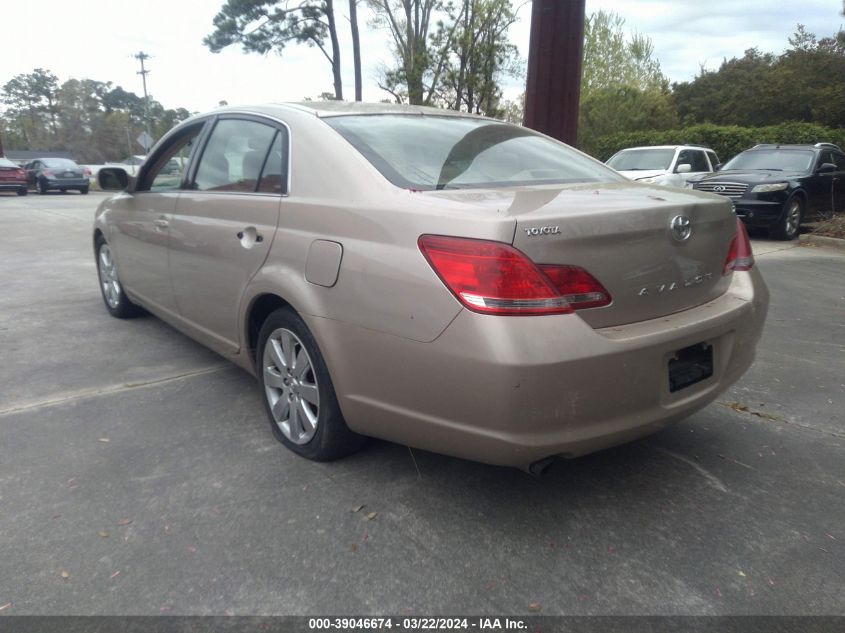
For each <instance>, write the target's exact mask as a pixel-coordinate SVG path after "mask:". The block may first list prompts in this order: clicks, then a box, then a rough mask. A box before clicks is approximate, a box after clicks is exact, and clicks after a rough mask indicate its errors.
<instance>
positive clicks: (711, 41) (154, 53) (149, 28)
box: [0, 0, 845, 112]
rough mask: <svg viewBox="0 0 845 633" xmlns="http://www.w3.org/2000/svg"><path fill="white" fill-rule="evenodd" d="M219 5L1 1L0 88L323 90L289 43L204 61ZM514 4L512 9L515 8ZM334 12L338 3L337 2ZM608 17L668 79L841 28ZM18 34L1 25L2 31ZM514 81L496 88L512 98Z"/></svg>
mask: <svg viewBox="0 0 845 633" xmlns="http://www.w3.org/2000/svg"><path fill="white" fill-rule="evenodd" d="M223 2H224V0H143V1H138V0H132V1H127V0H108V1H107V2H103V0H73V1H72V2H68V1H66V0H40V1H39V2H38V7H39V9H38V11H37V14H38V19H37V20H36V21H35V22H33V19H32V7H31V5H30V4H28V3H25V2H17V1H15V2H12V1H11V0H4V1H3V9H2V21H3V25H4V29H3V31H4V32H3V36H2V37H3V53H2V54H0V85H2V84H5V83H6V82H7V81H8V80H9V79H11V78H12V77H14V76H15V75H17V74H20V73H27V72H31V71H32V70H33V69H34V68H44V69H47V70H50V71H52V72H53V73H54V74H55V75H57V76H58V77H59V80H60V81H64V80H66V79H70V78H77V79H82V78H89V79H95V80H98V81H111V82H113V83H114V85H120V86H122V87H123V88H124V89H126V90H129V91H131V92H135V93H137V94H139V95H140V94H143V91H142V87H141V78H140V76H139V75H138V74H137V71H138V70H140V67H139V64H138V61H137V60H136V59H134V58H133V57H132V56H133V54H135V53H137V52H138V51H144V52H145V53H147V54H149V55H150V56H151V59H149V60H148V61H147V67H148V69H149V70H150V73H149V75H147V86H148V89H149V91H150V94H151V95H152V96H153V97H154V98H155V99H157V100H158V101H159V102H161V103H162V104H163V105H164V106H165V107H166V108H178V107H184V108H187V109H188V110H190V111H199V112H202V111H206V110H210V109H213V108H214V107H216V106H217V105H218V103H219V102H220V101H221V100H225V101H227V102H228V103H229V104H230V105H236V104H245V103H257V102H268V101H300V100H302V99H303V98H305V97H316V96H318V95H319V94H320V93H322V92H332V91H333V89H332V77H331V68H330V66H329V63H328V61H327V60H326V59H325V57H323V55H322V53H320V51H319V50H318V49H316V48H309V47H307V46H304V45H293V46H290V47H288V48H286V49H285V51H284V54H283V56H278V55H276V54H272V53H271V54H269V55H267V56H262V55H257V54H255V53H250V54H247V53H243V52H242V51H241V50H240V48H239V47H236V46H233V47H229V48H228V49H226V50H224V51H223V52H221V53H218V54H214V53H211V52H210V51H209V50H208V49H207V48H205V47H204V46H203V44H202V38H203V37H204V36H205V35H207V34H209V33H210V32H211V31H212V30H213V27H212V20H213V18H214V16H215V14H216V13H217V12H218V11H219V9H220V7H221V6H222V4H223ZM520 2H521V0H515V2H514V4H515V5H517V4H520ZM335 4H336V6H337V7H338V8H340V9H341V10H344V9H346V7H347V3H346V2H343V1H342V0H340V1H339V2H336V3H335ZM359 4H360V5H362V8H361V9H359V24H360V28H361V49H362V57H363V79H364V100H365V101H378V100H380V99H384V98H387V97H388V96H389V95H387V93H385V92H383V91H381V90H380V89H379V88H378V85H377V83H378V76H379V69H380V68H384V66H385V65H386V64H390V62H391V52H390V48H389V46H388V41H389V34H388V33H386V32H384V31H378V30H373V29H372V28H370V27H369V17H370V15H369V13H368V10H367V9H366V8H363V5H365V2H360V3H359ZM600 9H604V10H609V11H614V12H616V13H618V14H619V15H620V16H622V17H623V18H624V19H625V29H626V30H627V31H629V32H632V33H633V32H636V33H640V34H644V35H648V36H649V37H650V38H651V39H652V42H653V44H654V50H655V55H656V57H657V58H658V59H659V60H660V64H661V67H662V69H663V72H664V74H665V75H666V76H667V77H668V78H669V79H670V81H673V82H674V81H688V80H690V79H692V78H693V77H695V75H696V74H697V73H698V72H699V69H700V68H701V67H702V66H704V67H706V68H708V69H716V68H718V66H719V64H720V63H721V62H722V60H723V59H724V58H728V59H730V58H731V57H736V56H741V55H742V54H743V53H744V51H745V50H746V49H748V48H752V47H755V46H756V47H758V48H759V49H760V50H761V51H764V52H776V53H779V52H781V51H783V50H784V49H785V48H786V47H787V46H788V41H787V38H788V37H789V36H790V35H791V34H792V33H793V32H794V30H795V26H796V24H798V23H802V24H804V25H805V26H806V27H807V29H808V30H809V31H810V32H813V33H816V34H817V35H818V36H820V37H822V36H828V35H832V34H833V33H835V32H836V31H838V30H839V28H840V27H841V26H842V25H843V23H845V18H843V17H842V16H841V14H840V11H841V10H842V1H841V0H800V1H799V2H774V1H772V0H710V1H709V2H706V3H704V2H698V1H694V0H643V1H640V0H587V13H588V14H589V13H592V12H594V11H598V10H600ZM530 14H531V4H530V2H529V3H525V5H524V6H522V8H521V9H520V11H519V15H520V17H521V20H520V21H519V22H518V23H517V24H515V25H514V26H513V27H512V29H511V33H510V37H511V41H512V42H513V43H514V44H516V45H517V47H518V48H519V50H520V53H521V55H522V56H523V57H524V58H527V55H528V39H529V27H530V19H531V15H530ZM339 22H340V23H341V24H342V25H343V26H342V27H341V31H340V35H341V47H342V48H341V51H342V55H343V57H342V63H343V79H344V96H345V97H346V98H347V99H350V98H351V97H352V96H353V95H354V84H353V70H352V54H351V50H352V46H351V40H350V38H349V34H348V31H349V29H348V28H346V25H347V24H348V21H347V18H346V16H345V14H344V15H343V16H341V18H340V20H339ZM15 24H17V25H20V27H19V28H10V27H11V25H15ZM523 89H524V80H522V81H520V80H511V81H508V82H507V83H506V85H505V96H506V97H508V98H514V97H516V96H517V95H519V94H520V93H521V92H522V91H523Z"/></svg>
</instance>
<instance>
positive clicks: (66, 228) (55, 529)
mask: <svg viewBox="0 0 845 633" xmlns="http://www.w3.org/2000/svg"><path fill="white" fill-rule="evenodd" d="M102 199H103V194H97V193H94V192H92V193H91V194H89V195H87V196H82V195H78V194H67V195H60V194H55V195H48V196H37V195H30V196H28V197H26V198H18V197H16V196H5V195H0V570H1V571H0V608H3V607H5V608H4V609H3V610H4V613H3V615H25V614H64V615H70V614H79V615H85V614H120V615H153V614H155V615H158V614H162V613H167V614H196V615H213V614H217V615H222V614H237V615H241V614H450V613H454V614H458V613H460V614H468V615H469V614H486V613H499V614H528V613H538V612H539V613H542V614H603V615H611V614H613V615H630V614H675V615H677V614H695V615H713V614H731V615H746V614H767V615H776V614H792V615H804V614H814V615H836V614H838V615H845V601H844V600H843V596H845V527H843V526H845V502H843V501H844V500H845V413H843V411H845V406H843V405H845V281H843V280H844V279H845V255H843V254H842V253H839V252H836V251H833V250H828V249H823V248H808V247H799V246H798V245H797V244H793V243H783V242H774V241H769V240H766V239H756V240H755V242H754V248H755V252H756V253H757V265H758V266H759V267H760V269H761V270H762V272H763V274H764V276H765V278H766V281H767V282H768V284H769V287H770V290H771V295H772V298H771V309H770V313H769V320H768V323H767V325H766V330H765V333H764V336H763V340H762V342H761V345H760V348H759V353H758V360H757V362H756V364H755V365H754V367H753V368H752V369H751V370H750V371H749V372H748V374H747V375H746V376H745V377H743V378H742V379H741V380H740V382H739V383H738V384H737V385H735V386H734V387H733V388H731V389H730V390H729V391H728V392H726V393H725V394H723V395H722V396H721V397H720V398H719V401H718V402H717V403H714V404H713V405H711V406H709V407H707V408H706V409H704V410H702V411H701V412H699V413H697V414H695V415H694V416H692V417H690V418H689V419H687V420H685V421H683V422H682V423H680V424H678V425H676V426H674V427H672V428H670V429H667V430H665V431H663V432H661V433H659V434H657V435H654V436H652V437H649V438H646V439H644V440H641V441H637V442H634V443H631V444H628V445H625V446H621V447H618V448H615V449H612V450H607V451H604V452H601V453H598V454H595V455H590V456H587V457H584V458H580V459H577V460H572V461H564V462H560V463H558V464H557V465H555V466H554V467H553V468H552V469H551V470H550V471H549V473H548V474H547V475H546V476H544V477H542V478H539V479H536V478H532V477H530V476H528V475H526V474H525V473H523V472H520V471H517V470H512V469H506V468H497V467H492V466H486V465H482V464H477V463H472V462H467V461H462V460H459V459H453V458H449V457H444V456H440V455H436V454H432V453H427V452H424V451H418V450H414V451H411V450H409V449H408V448H407V447H405V446H398V445H394V444H389V443H386V442H378V441H373V442H372V443H370V445H369V446H368V447H367V448H366V449H365V450H363V451H362V452H360V453H359V454H357V455H355V456H352V457H350V458H347V459H345V460H342V461H339V462H335V463H330V464H317V463H312V462H308V461H306V460H303V459H301V458H299V457H297V456H295V455H294V454H292V453H290V452H289V451H287V450H285V449H284V448H283V447H282V446H281V445H280V444H278V443H277V442H276V441H275V440H274V439H273V437H272V435H271V433H270V429H269V426H268V422H267V420H266V418H265V414H264V411H263V408H262V403H261V400H260V395H259V393H258V390H257V387H256V384H255V381H254V380H253V379H252V378H251V377H250V376H249V375H247V374H246V373H244V372H242V371H241V370H239V369H237V368H236V367H234V366H233V365H231V364H229V363H227V362H226V361H225V360H224V359H222V358H221V357H219V356H217V355H215V354H214V353H212V352H210V351H208V350H206V349H204V348H203V347H201V346H199V345H198V344H196V343H194V342H193V341H191V340H190V339H188V338H187V337H185V336H183V335H182V334H180V333H178V332H176V331H175V330H173V329H172V328H170V327H169V326H167V325H165V324H164V323H162V322H161V321H159V320H157V319H155V318H153V317H149V316H147V317H142V318H139V319H135V320H130V321H120V320H117V319H113V318H110V317H109V316H108V314H107V313H106V311H105V309H104V307H103V305H102V301H101V298H100V295H99V290H98V287H97V279H96V273H95V267H94V257H93V248H92V244H91V235H90V234H91V222H92V217H93V210H94V207H95V206H96V204H97V203H98V202H99V201H100V200H102ZM608 394H609V395H608V397H611V396H612V385H608ZM359 506H363V507H362V508H361V509H360V510H359V511H357V512H355V511H353V510H354V509H357V508H358V507H359ZM7 605H8V606H7Z"/></svg>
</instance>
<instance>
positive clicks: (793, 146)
mask: <svg viewBox="0 0 845 633" xmlns="http://www.w3.org/2000/svg"><path fill="white" fill-rule="evenodd" d="M760 149H786V150H804V151H807V150H811V151H812V150H817V149H818V150H822V149H833V150H836V151H838V152H841V151H842V150H841V149H840V148H839V146H838V145H834V144H833V143H816V144H814V145H813V144H810V143H758V144H757V145H755V146H754V147H749V148H748V149H747V150H745V151H746V152H750V151H753V150H760Z"/></svg>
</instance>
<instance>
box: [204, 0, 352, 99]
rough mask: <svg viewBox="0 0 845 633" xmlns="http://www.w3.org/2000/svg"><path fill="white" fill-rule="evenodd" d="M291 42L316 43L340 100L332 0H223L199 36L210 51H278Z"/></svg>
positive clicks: (340, 84) (338, 53) (340, 85)
mask: <svg viewBox="0 0 845 633" xmlns="http://www.w3.org/2000/svg"><path fill="white" fill-rule="evenodd" d="M355 24H356V26H355V28H357V22H356V23H355ZM326 37H328V38H329V45H328V48H327V47H326ZM292 42H293V43H300V44H306V45H308V46H316V47H317V48H318V49H319V50H320V52H321V53H323V55H324V56H325V58H326V59H327V60H328V62H329V64H331V68H332V77H333V80H334V93H335V98H336V99H338V100H342V99H343V80H342V78H341V73H340V70H341V66H340V43H339V41H338V36H337V22H336V20H335V11H334V0H302V1H301V2H298V3H297V2H296V1H295V0H226V3H225V4H224V5H223V7H222V8H221V9H220V12H219V13H218V14H217V15H216V16H215V17H214V31H213V32H212V33H211V34H210V35H207V36H206V37H205V38H203V44H205V45H206V46H207V47H208V48H209V49H210V50H211V51H212V52H214V53H219V52H220V51H221V50H223V49H224V48H226V47H227V46H231V45H232V44H240V45H241V48H242V49H243V50H244V52H248V53H261V54H267V53H269V52H270V51H275V52H276V53H277V54H279V55H281V54H282V52H283V51H284V49H285V47H286V46H287V45H288V44H290V43H292ZM358 72H360V70H359V71H358Z"/></svg>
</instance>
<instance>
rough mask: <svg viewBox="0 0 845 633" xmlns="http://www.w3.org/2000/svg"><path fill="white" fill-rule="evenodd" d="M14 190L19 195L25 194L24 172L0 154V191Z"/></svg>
mask: <svg viewBox="0 0 845 633" xmlns="http://www.w3.org/2000/svg"><path fill="white" fill-rule="evenodd" d="M10 189H11V190H14V191H16V192H17V194H18V195H19V196H25V195H26V192H27V189H26V172H25V171H24V170H23V169H22V168H21V167H20V166H19V165H17V164H16V163H13V162H12V161H10V160H9V159H8V158H4V157H3V156H0V191H9V190H10Z"/></svg>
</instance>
